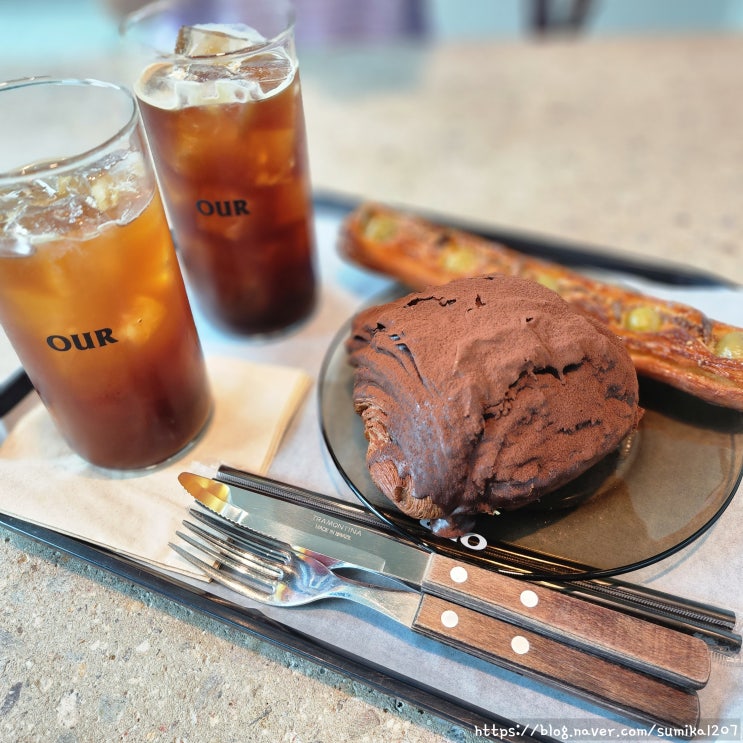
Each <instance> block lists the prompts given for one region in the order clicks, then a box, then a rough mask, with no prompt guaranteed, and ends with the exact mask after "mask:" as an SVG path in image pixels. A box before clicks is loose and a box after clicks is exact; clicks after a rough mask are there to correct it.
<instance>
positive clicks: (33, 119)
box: [0, 78, 211, 469]
mask: <svg viewBox="0 0 743 743" xmlns="http://www.w3.org/2000/svg"><path fill="white" fill-rule="evenodd" d="M0 323H1V324H2V326H3V328H4V330H5V332H6V334H7V336H8V338H9V340H10V342H11V344H12V345H13V348H14V349H15V351H16V352H17V354H18V356H19V358H20V359H21V362H22V364H23V366H24V368H25V370H26V372H27V373H28V376H29V377H30V379H31V381H32V382H33V384H34V386H35V387H36V390H37V391H38V393H39V395H40V397H41V399H42V401H43V402H44V404H45V405H46V407H47V408H48V410H49V412H50V414H51V416H52V418H53V419H54V421H55V423H56V425H57V427H58V428H59V430H60V432H61V433H62V435H63V436H64V437H65V439H66V440H67V442H68V443H69V445H70V446H71V447H72V449H74V450H75V451H76V452H77V453H78V454H80V455H81V456H82V457H84V458H85V459H86V460H88V461H90V462H91V463H93V464H95V465H99V466H101V467H106V468H115V469H137V468H144V467H149V466H151V465H154V464H157V463H160V462H162V461H164V460H166V459H168V458H170V457H171V456H172V455H174V454H176V453H177V452H178V451H180V450H181V449H182V448H184V447H185V446H186V445H188V444H189V443H190V442H191V441H193V440H194V438H195V437H196V436H197V435H198V434H199V432H200V431H201V430H202V429H203V428H204V426H205V425H206V423H207V420H208V418H209V414H210V412H211V395H210V392H209V386H208V381H207V375H206V369H205V364H204V357H203V354H202V349H201V345H200V342H199V338H198V336H197V332H196V327H195V325H194V321H193V317H192V315H191V308H190V305H189V303H188V299H187V297H186V291H185V288H184V284H183V279H182V276H181V273H180V269H179V266H178V262H177V259H176V254H175V250H174V248H173V243H172V240H171V237H170V232H169V229H168V224H167V220H166V218H165V213H164V211H163V208H162V204H161V201H160V197H159V194H158V190H157V186H156V180H155V176H154V172H153V170H152V166H151V161H150V158H149V152H148V150H147V145H146V140H145V138H144V135H143V132H142V128H141V125H140V121H139V117H138V113H137V106H136V101H135V100H134V97H133V96H132V95H131V94H130V93H129V92H128V91H127V90H126V89H125V88H122V87H120V86H117V85H113V84H110V83H104V82H100V81H94V80H51V79H46V78H36V79H34V78H29V79H26V80H17V81H12V82H6V83H0Z"/></svg>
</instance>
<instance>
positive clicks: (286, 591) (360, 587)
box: [170, 521, 420, 626]
mask: <svg viewBox="0 0 743 743" xmlns="http://www.w3.org/2000/svg"><path fill="white" fill-rule="evenodd" d="M183 525H184V526H185V527H186V528H187V529H188V530H189V531H190V532H191V533H192V534H194V535H196V537H197V538H196V539H195V538H193V537H192V536H190V535H189V534H186V533H184V532H180V531H179V532H176V534H177V536H179V537H180V538H181V539H182V540H183V541H184V542H186V543H187V544H189V545H190V546H191V547H193V548H195V549H197V550H199V551H201V552H202V553H203V554H205V555H207V556H208V557H210V558H213V559H214V560H216V561H218V562H219V563H220V567H219V568H216V567H214V566H213V565H210V564H208V563H207V562H205V561H203V560H201V559H199V558H198V557H196V556H195V555H194V554H192V553H191V552H189V551H188V550H185V549H183V548H182V547H180V546H179V545H177V544H171V545H170V546H171V547H172V548H173V549H174V550H175V551H176V552H178V554H179V555H181V556H182V557H183V558H184V559H186V560H188V561H189V562H191V563H192V564H193V565H196V566H197V567H199V568H200V569H201V570H203V571H204V573H206V575H208V576H209V577H210V578H212V579H214V580H215V581H217V582H218V583H221V584H222V585H224V586H227V587H228V588H230V589H231V590H233V591H235V592H236V593H239V594H241V595H242V596H245V597H247V598H249V599H252V600H253V601H258V602H260V603H264V604H272V605H275V606H287V607H290V606H301V605H303V604H309V603H312V602H313V601H321V600H323V599H333V598H336V599H347V600H349V601H354V602H356V603H358V604H362V605H364V606H368V607H370V608H371V609H374V610H375V611H379V612H382V613H384V614H387V615H388V616H391V617H392V618H393V619H397V620H398V621H400V622H403V623H405V624H406V625H407V626H410V625H411V624H412V622H413V619H414V617H415V614H416V611H417V610H418V604H419V603H420V594H419V593H418V592H417V591H414V590H412V589H410V588H407V587H405V586H404V584H402V583H400V584H399V587H398V588H379V587H376V586H372V585H370V584H366V583H362V582H360V581H355V580H351V579H349V578H342V577H340V576H338V575H336V574H335V573H334V572H333V569H334V568H337V567H339V566H341V567H342V566H344V565H345V563H341V562H337V563H335V564H334V565H333V566H332V567H329V566H328V565H326V564H325V563H324V562H322V561H321V560H320V559H318V558H316V557H315V556H314V555H313V553H312V552H311V551H309V550H304V551H301V552H300V551H297V550H295V549H292V548H291V547H290V546H289V545H287V544H285V543H283V542H280V541H279V540H276V539H273V538H270V537H267V536H265V535H263V534H259V533H258V532H255V531H252V530H251V529H247V528H245V529H244V534H241V538H240V539H239V541H238V539H236V538H235V537H229V539H230V541H226V540H225V537H224V536H217V535H216V534H215V533H212V532H211V531H208V530H205V529H202V528H201V527H199V526H197V525H196V524H193V523H190V522H188V521H184V522H183Z"/></svg>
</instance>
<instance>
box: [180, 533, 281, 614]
mask: <svg viewBox="0 0 743 743" xmlns="http://www.w3.org/2000/svg"><path fill="white" fill-rule="evenodd" d="M169 546H170V548H171V549H173V550H175V552H177V553H178V554H179V555H180V556H181V557H182V558H183V559H184V560H187V561H188V562H190V563H191V564H192V565H195V566H196V567H197V568H199V569H200V570H202V571H203V572H204V573H205V574H206V575H207V576H209V577H210V578H212V579H213V580H215V581H217V583H221V584H222V585H223V586H227V588H230V589H231V590H233V591H235V593H239V594H240V595H242V596H246V597H247V598H249V599H253V600H254V601H260V602H262V603H265V602H266V599H267V598H268V596H270V593H267V592H266V591H265V590H260V589H257V588H253V587H252V586H249V585H247V584H245V583H242V582H241V581H238V580H235V579H234V578H231V577H230V576H229V575H226V574H225V573H222V572H220V571H219V570H217V569H216V568H214V567H212V566H211V565H209V564H208V563H206V562H204V561H203V560H200V559H199V558H198V557H196V555H194V554H192V553H191V552H189V551H188V550H186V549H183V547H181V546H180V545H179V544H174V543H173V542H169Z"/></svg>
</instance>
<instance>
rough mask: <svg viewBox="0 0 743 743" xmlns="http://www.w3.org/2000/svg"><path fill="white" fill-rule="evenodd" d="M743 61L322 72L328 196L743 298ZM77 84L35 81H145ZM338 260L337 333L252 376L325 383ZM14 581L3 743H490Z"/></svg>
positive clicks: (359, 687) (97, 597)
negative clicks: (634, 264) (490, 229)
mask: <svg viewBox="0 0 743 743" xmlns="http://www.w3.org/2000/svg"><path fill="white" fill-rule="evenodd" d="M742 58H743V37H740V36H729V37H674V38H654V39H648V38H645V39H621V38H620V39H608V40H600V41H599V40H585V41H580V42H571V41H567V40H556V41H547V42H527V41H523V42H516V41H513V42H491V43H486V42H477V43H467V44H464V43H459V44H447V45H440V46H439V45H433V44H431V45H425V46H422V47H414V46H400V47H391V48H387V49H385V50H382V51H375V50H371V49H364V48H360V49H354V50H347V51H337V52H333V53H325V54H320V53H308V54H307V55H306V57H305V58H303V59H302V67H303V85H304V95H305V107H306V113H307V120H308V129H309V138H310V152H311V160H312V170H313V179H314V182H315V185H316V187H317V188H318V189H320V190H323V191H332V192H338V193H342V194H346V195H350V196H352V197H359V198H371V199H378V200H382V201H388V202H392V203H395V204H400V205H406V206H409V207H411V208H422V209H426V210H428V211H434V212H437V213H440V214H442V215H451V216H452V217H453V218H458V219H466V220H470V221H476V222H480V223H484V224H488V225H493V226H501V227H506V228H509V229H517V230H523V231H527V232H535V233H538V234H544V235H550V236H554V237H558V238H560V239H563V240H571V241H576V242H579V243H585V244H590V245H594V246H598V247H599V249H603V248H602V247H601V246H605V248H606V249H610V250H613V251H619V252H627V253H629V254H632V255H640V256H646V257H650V258H653V259H657V260H668V261H673V262H675V263H683V264H686V265H688V266H691V267H697V268H701V269H704V270H708V271H713V272H715V273H717V274H719V275H721V276H723V277H725V278H727V279H729V280H733V281H735V282H737V283H741V284H743V244H742V241H741V235H742V234H743V221H742V220H743V216H742V215H741V210H740V204H741V203H743V170H742V169H741V167H740V164H741V163H742V162H743V138H741V136H740V132H741V131H743V97H742V96H740V76H739V67H740V64H739V62H740V59H742ZM65 64H66V66H65V67H64V69H55V68H54V67H53V65H52V66H50V67H49V68H47V69H43V70H42V69H33V70H29V69H25V70H13V72H16V73H18V74H40V73H42V72H51V73H52V74H78V75H86V76H98V77H110V78H116V77H120V76H122V75H123V74H124V73H123V71H122V67H121V65H120V64H119V63H118V62H117V61H115V60H113V59H105V60H101V59H96V60H84V59H80V60H76V61H75V62H74V63H71V64H68V63H65ZM4 67H5V70H6V71H7V70H10V68H9V67H8V66H7V65H4ZM5 76H6V77H7V76H8V75H5ZM327 250H332V247H331V248H327V246H326V252H325V253H324V254H323V256H322V261H324V262H325V263H324V265H321V271H322V272H323V274H324V277H325V279H326V282H325V284H324V291H323V296H322V299H321V302H320V306H319V307H318V310H317V312H316V315H315V317H313V319H312V320H311V321H310V322H309V323H308V324H307V325H306V326H304V327H303V328H302V329H301V330H300V331H299V333H298V334H296V335H293V336H290V337H287V338H285V339H283V340H281V341H277V342H275V343H274V344H273V345H272V344H264V345H261V346H253V347H251V350H250V353H249V355H250V357H251V358H255V359H262V358H265V359H266V360H269V361H275V360H283V361H285V362H287V363H293V364H295V365H305V366H307V367H308V370H309V371H311V373H313V374H316V372H317V368H318V363H319V359H321V357H322V353H323V351H324V347H318V344H324V343H326V339H327V334H328V332H330V330H331V329H332V328H334V327H336V326H337V324H338V323H339V322H340V321H341V320H342V317H343V316H344V315H342V313H345V312H347V310H348V307H353V306H354V303H355V302H356V301H357V297H355V296H354V295H353V291H352V289H353V287H350V288H349V286H348V285H344V286H342V287H338V286H337V285H335V284H334V283H333V279H334V277H335V276H336V275H337V270H338V267H337V264H336V263H335V262H334V259H333V258H331V257H329V255H330V253H328V252H327ZM339 313H341V314H339ZM224 345H225V344H222V346H224ZM227 345H229V344H227ZM313 415H315V413H314V401H313V400H312V401H308V407H307V409H306V410H305V411H303V415H302V416H300V419H299V420H298V421H297V422H296V423H295V425H294V426H293V427H292V429H291V430H290V431H289V434H288V437H287V441H288V443H289V444H291V443H292V441H296V440H297V439H298V438H302V437H307V436H309V437H315V438H318V439H319V432H318V431H317V426H316V420H314V419H313ZM318 445H319V444H318ZM289 459H290V458H289V455H288V453H287V451H283V452H282V451H280V452H279V454H278V457H277V459H276V462H275V465H274V467H273V468H272V472H271V473H270V474H273V475H274V476H276V477H284V478H290V477H292V475H294V476H295V480H296V478H297V477H299V479H300V481H301V484H305V485H306V486H307V487H323V486H326V485H327V482H328V479H327V478H328V475H327V472H326V469H327V466H328V465H327V463H326V462H322V461H320V462H303V463H302V466H301V467H300V468H299V470H298V469H297V463H296V462H292V461H289ZM0 563H1V564H2V565H3V568H2V569H0V668H1V669H2V673H1V675H0V739H2V740H18V741H36V740H43V741H46V740H57V741H60V743H61V742H64V743H73V742H76V741H79V742H80V743H82V741H88V740H96V739H97V740H136V741H168V742H174V741H183V742H185V741H194V740H198V741H220V743H224V742H226V741H240V742H242V741H247V740H250V741H253V740H269V741H287V742H289V741H292V742H295V743H299V742H304V743H310V742H311V741H322V742H323V743H334V742H335V741H338V742H339V743H340V742H341V741H343V742H345V741H352V740H357V741H373V742H374V743H386V742H387V741H390V743H392V742H393V741H394V742H395V743H398V742H399V741H402V740H405V741H410V742H411V743H413V742H414V743H439V742H441V741H474V740H477V739H479V738H477V737H476V736H475V735H474V733H472V732H470V731H465V730H463V729H461V728H459V727H457V726H456V725H453V724H451V723H450V722H447V721H444V720H441V719H439V718H436V717H432V716H431V715H429V714H427V713H425V712H423V711H421V710H420V709H417V708H416V707H414V706H411V705H409V704H406V703H404V702H401V701H399V700H397V699H395V698H394V696H391V697H388V696H385V695H383V694H380V693H378V692H376V691H374V690H372V689H370V688H369V687H367V686H365V685H364V684H363V683H361V682H359V681H357V680H353V679H350V678H346V677H343V676H340V675H337V674H335V673H333V672H331V671H326V670H324V669H321V668H319V667H317V666H314V665H312V664H310V663H307V662H305V661H303V660H301V659H299V658H297V657H295V656H293V655H291V654H289V653H287V652H286V651H284V650H281V649H279V648H276V647H273V646H271V645H269V644H268V643H266V642H264V641H262V640H258V639H255V638H253V637H250V636H248V635H245V634H243V633H240V632H237V631H235V630H233V629H230V628H229V627H227V626H224V625H223V624H221V623H219V622H218V621H216V620H213V619H210V618H208V617H205V616H203V615H201V614H199V613H196V612H193V611H191V610H189V609H187V608H184V607H182V606H179V605H177V604H174V603H171V602H170V601H168V600H166V599H164V598H161V597H160V596H158V595H156V594H152V593H149V592H147V591H145V590H143V589H140V588H137V587H133V586H131V585H130V584H129V583H128V582H126V581H122V580H119V579H117V578H115V577H114V576H112V575H110V574H108V573H106V572H104V571H101V570H99V569H97V568H95V567H93V566H91V565H88V564H85V563H82V562H80V561H78V560H76V559H73V558H69V557H67V556H65V555H64V554H63V553H61V552H59V551H57V550H55V549H53V548H49V547H47V546H44V545H40V544H37V543H35V542H32V541H31V540H29V539H27V538H26V537H24V536H20V535H16V534H14V533H12V532H9V531H6V530H0ZM735 670H736V671H737V673H739V672H740V667H739V666H738V667H736V669H735ZM537 712H538V710H536V711H535V713H537Z"/></svg>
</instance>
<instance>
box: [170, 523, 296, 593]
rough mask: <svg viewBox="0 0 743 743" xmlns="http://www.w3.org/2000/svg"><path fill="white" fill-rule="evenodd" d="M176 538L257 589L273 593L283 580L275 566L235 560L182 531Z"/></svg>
mask: <svg viewBox="0 0 743 743" xmlns="http://www.w3.org/2000/svg"><path fill="white" fill-rule="evenodd" d="M176 536H178V537H180V538H181V539H182V540H183V541H184V542H186V544H189V545H191V546H192V547H194V548H195V549H197V550H199V551H201V552H203V553H204V554H205V555H208V556H209V557H213V558H214V559H216V560H218V561H219V562H221V563H222V565H224V566H225V567H228V568H230V569H231V570H234V571H235V572H237V573H238V574H239V576H240V580H243V581H249V582H250V583H251V584H254V585H255V587H257V588H259V589H261V590H264V591H266V592H268V593H272V592H273V591H274V590H275V588H276V583H277V581H279V580H281V578H283V575H284V574H283V571H282V570H281V568H278V567H276V566H275V565H272V564H268V563H265V564H261V563H259V562H247V561H240V560H239V559H238V560H236V559H233V558H232V557H230V556H229V555H227V554H225V552H223V551H222V550H221V548H220V549H215V548H214V547H212V546H211V545H209V544H206V543H203V542H199V541H197V540H196V539H193V537H191V536H189V535H188V534H184V533H183V532H182V531H177V532H176ZM218 572H219V571H218ZM223 574H224V573H223V572H220V575H223Z"/></svg>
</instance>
